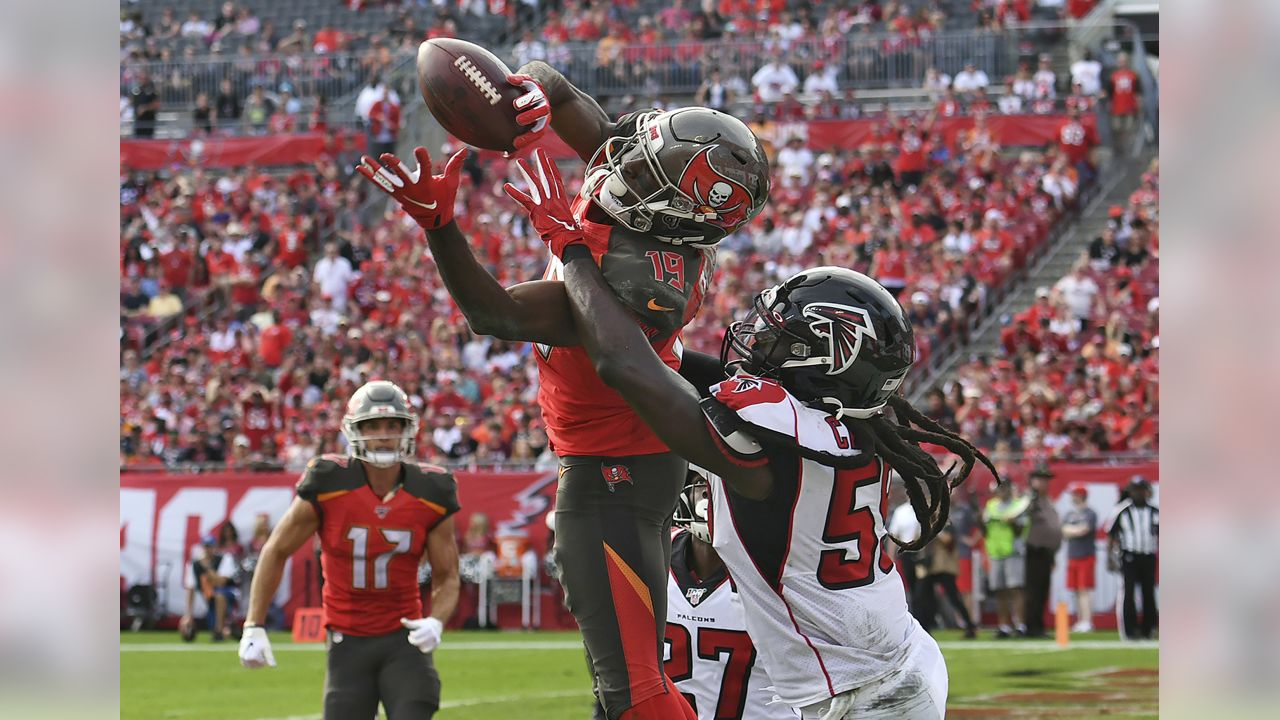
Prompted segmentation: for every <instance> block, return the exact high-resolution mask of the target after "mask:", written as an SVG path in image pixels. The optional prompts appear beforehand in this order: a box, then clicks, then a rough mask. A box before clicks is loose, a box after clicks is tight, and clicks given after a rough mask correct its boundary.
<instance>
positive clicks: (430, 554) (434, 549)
mask: <svg viewBox="0 0 1280 720" xmlns="http://www.w3.org/2000/svg"><path fill="white" fill-rule="evenodd" d="M427 562H429V563H431V617H433V618H435V619H437V620H439V621H440V622H441V624H443V623H447V622H448V621H449V618H450V617H452V616H453V611H454V610H455V609H456V608H457V607H458V588H459V580H458V541H457V539H456V538H455V536H454V527H453V517H452V516H450V517H447V518H445V519H444V520H442V521H441V522H440V523H439V524H438V525H436V526H435V527H434V528H432V529H431V532H430V533H428V534H427Z"/></svg>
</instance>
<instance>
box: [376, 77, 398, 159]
mask: <svg viewBox="0 0 1280 720" xmlns="http://www.w3.org/2000/svg"><path fill="white" fill-rule="evenodd" d="M399 136H400V102H399V99H398V98H397V97H396V96H394V95H392V94H391V93H389V92H383V93H382V97H380V98H378V99H377V100H376V101H374V103H373V106H372V107H370V108H369V148H370V151H371V152H370V154H371V155H372V156H373V157H379V156H381V155H382V154H383V153H393V152H395V150H396V138H398V137H399Z"/></svg>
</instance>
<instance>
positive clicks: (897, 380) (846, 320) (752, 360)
mask: <svg viewBox="0 0 1280 720" xmlns="http://www.w3.org/2000/svg"><path fill="white" fill-rule="evenodd" d="M734 355H736V356H737V357H738V358H740V359H732V356H734ZM914 360H915V338H914V337H913V335H912V332H911V322H910V321H909V320H907V316H906V314H905V313H903V312H902V306H901V305H899V304H898V301H897V300H895V299H894V298H893V296H892V295H890V294H889V291H887V290H885V289H884V288H883V287H882V286H881V285H880V283H878V282H876V281H875V280H872V279H871V278H869V277H867V276H866V275H863V274H862V273H859V272H854V271H852V270H846V269H845V268H838V267H829V266H828V267H816V268H810V269H808V270H804V271H802V272H800V273H797V274H796V275H793V276H792V277H791V278H789V279H787V280H786V281H785V282H783V283H782V284H780V285H776V286H774V287H771V288H769V289H767V290H765V291H763V292H761V293H760V294H758V295H756V297H755V307H754V308H753V309H752V311H751V312H750V313H749V314H748V315H747V317H746V318H745V319H744V320H741V321H739V322H735V323H733V324H732V325H730V326H729V329H728V330H727V331H726V332H725V336H724V344H723V346H722V347H721V350H720V361H721V362H722V363H724V366H725V370H726V371H727V372H729V373H730V374H732V373H734V372H736V371H737V369H738V368H739V367H740V368H741V369H742V370H743V371H745V372H748V373H750V374H752V375H758V376H761V377H769V378H774V379H776V380H777V381H778V382H780V383H781V384H782V386H783V387H784V388H786V389H787V391H788V392H790V393H791V394H792V395H794V396H795V397H796V399H798V400H800V401H801V402H804V403H805V404H808V405H815V406H825V409H828V410H829V411H831V412H833V413H834V414H835V415H836V416H837V417H841V416H845V415H848V416H850V417H855V418H868V417H871V416H873V415H875V414H877V413H879V412H881V411H882V410H883V409H884V406H885V403H887V402H888V400H889V397H890V396H891V395H893V393H894V392H896V391H897V390H898V388H899V386H901V385H902V381H903V380H904V379H905V378H906V377H907V371H908V370H910V369H911V363H912V362H913V361H914Z"/></svg>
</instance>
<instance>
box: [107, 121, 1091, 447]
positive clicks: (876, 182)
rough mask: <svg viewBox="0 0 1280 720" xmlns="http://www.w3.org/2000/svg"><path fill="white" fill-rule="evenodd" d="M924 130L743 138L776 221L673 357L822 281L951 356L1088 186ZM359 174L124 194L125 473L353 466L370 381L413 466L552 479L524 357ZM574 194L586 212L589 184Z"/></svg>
mask: <svg viewBox="0 0 1280 720" xmlns="http://www.w3.org/2000/svg"><path fill="white" fill-rule="evenodd" d="M931 118H932V116H926V117H921V116H917V115H911V116H905V115H904V116H899V115H895V114H893V113H888V114H885V115H883V116H881V118H880V121H879V123H878V127H877V130H876V133H875V135H874V136H873V137H872V138H871V139H870V141H869V142H867V143H865V144H864V145H862V146H861V147H859V148H844V149H842V148H829V147H809V146H808V144H807V141H806V139H805V138H804V137H801V136H799V135H796V136H791V135H786V134H784V133H786V132H788V126H787V125H785V124H778V123H773V122H772V121H770V120H768V119H767V118H761V119H758V120H757V121H756V122H754V123H753V124H752V127H753V130H755V131H756V132H757V134H758V135H759V136H760V137H761V138H763V139H764V140H765V141H766V142H767V143H769V144H770V145H772V147H771V148H770V153H771V157H773V158H774V159H775V161H774V163H773V165H774V167H773V171H774V177H773V183H774V184H773V188H774V189H773V192H772V195H771V200H770V203H769V205H768V208H767V210H766V211H765V212H764V213H763V214H762V215H761V216H760V217H759V218H757V219H756V221H755V222H753V224H752V225H751V226H750V227H748V228H747V229H746V230H744V231H742V232H739V233H737V234H736V235H735V236H732V237H730V238H728V239H726V240H725V241H724V242H723V243H722V244H721V249H720V252H719V259H718V262H719V269H718V272H717V279H716V287H715V289H714V290H713V292H711V293H710V294H709V297H708V299H707V301H706V303H705V305H704V307H703V310H702V312H701V314H700V315H699V317H698V318H697V319H696V320H695V321H694V323H693V324H692V325H691V326H690V327H689V328H688V329H687V330H686V335H685V337H686V344H687V345H688V346H689V347H691V348H694V349H697V350H702V351H706V352H711V353H716V352H718V349H719V345H720V336H721V335H720V334H721V331H722V329H723V327H724V326H725V324H726V323H727V321H728V320H729V319H730V318H731V317H732V316H734V315H736V314H737V313H739V311H740V310H741V308H742V307H743V306H744V303H745V302H746V299H747V297H748V296H749V293H751V292H754V291H755V290H757V289H759V288H761V287H764V286H766V285H768V284H772V283H774V282H776V281H778V280H779V279H781V278H782V277H785V276H786V275H788V274H790V273H792V272H794V271H796V270H798V269H800V268H803V267H806V266H810V265H816V264H835V265H842V266H846V267H852V268H855V269H858V270H861V271H864V272H869V273H871V274H872V275H874V276H876V277H877V278H879V279H880V281H881V282H883V283H884V284H885V285H886V286H887V287H889V288H890V289H891V291H893V292H895V293H896V294H897V295H898V297H899V298H900V299H901V300H902V302H903V304H904V306H906V308H907V309H908V311H909V313H910V315H911V317H912V320H913V322H914V323H915V326H916V328H917V332H916V337H917V341H918V343H919V345H920V352H921V355H922V356H923V357H928V355H929V353H930V352H932V351H933V350H934V349H935V348H936V347H937V346H938V344H940V343H944V342H947V341H949V340H951V339H953V338H956V339H961V340H963V335H964V333H965V332H966V331H967V328H968V326H969V320H970V319H971V317H973V315H974V314H975V313H977V312H979V311H980V310H983V309H984V308H985V306H986V303H987V297H988V293H989V291H990V290H991V289H992V288H995V287H998V286H1000V285H1001V284H1003V283H1005V282H1006V281H1007V280H1008V279H1009V278H1010V276H1011V275H1012V274H1013V273H1015V272H1016V271H1018V269H1020V268H1021V267H1023V266H1024V264H1025V263H1026V260H1027V257H1028V254H1029V253H1030V252H1031V251H1032V250H1033V249H1034V248H1035V246H1036V245H1037V244H1039V243H1041V242H1043V240H1044V238H1045V237H1046V235H1047V233H1048V231H1049V229H1050V227H1051V225H1052V224H1053V223H1054V222H1055V221H1056V220H1057V218H1058V217H1059V216H1060V215H1061V213H1063V212H1064V211H1065V210H1067V209H1068V208H1070V207H1071V205H1072V204H1073V203H1074V200H1075V197H1076V194H1077V189H1078V187H1079V182H1080V178H1079V176H1078V170H1077V168H1076V166H1075V164H1073V162H1072V161H1071V158H1070V156H1069V155H1068V154H1067V152H1064V149H1063V148H1059V147H1055V146H1049V147H1048V148H1046V149H1045V150H1044V151H1034V150H1027V151H1024V152H1022V153H1020V154H1018V155H1017V156H1016V157H1013V158H1007V157H1005V156H1002V155H1001V153H1000V152H999V151H1000V148H999V147H998V144H997V143H996V142H995V140H994V138H993V137H992V134H991V133H990V132H989V131H988V130H987V128H986V125H985V122H984V121H983V119H982V118H981V117H980V118H979V119H977V121H976V124H975V126H974V128H973V129H971V130H969V131H966V132H964V133H962V134H961V135H960V137H959V138H958V139H957V142H956V143H955V145H954V147H952V146H949V145H947V144H946V143H944V142H943V141H942V139H941V137H939V136H938V135H937V134H936V133H933V132H932V131H931ZM792 127H794V126H792ZM351 165H352V158H351V156H350V153H349V152H348V151H347V150H346V149H345V148H342V147H340V146H338V145H337V143H335V144H334V145H331V147H330V148H329V150H328V152H326V154H324V155H322V156H321V157H320V158H318V159H317V161H316V162H315V163H314V164H313V165H312V166H310V167H307V168H303V169H297V170H294V171H293V172H291V173H287V174H282V175H272V174H269V173H267V172H264V171H262V170H261V169H259V168H255V167H246V168H240V169H235V170H231V171H226V172H218V171H213V170H208V169H200V168H195V169H181V170H176V171H173V172H166V173H161V174H159V175H153V174H149V173H126V174H125V175H124V176H123V177H122V181H121V209H122V219H121V272H122V290H121V314H122V318H121V321H122V343H121V347H122V353H123V354H122V358H121V363H122V367H121V404H122V413H121V423H122V426H121V462H122V465H125V466H143V465H152V466H157V465H167V466H175V465H178V464H185V463H208V464H219V463H226V464H229V465H232V466H238V467H279V466H280V465H284V466H287V467H290V468H295V467H300V466H301V465H302V464H304V463H305V462H306V460H307V459H308V458H309V457H311V456H312V455H313V454H315V453H316V452H335V451H336V452H341V451H343V448H342V446H341V445H340V443H341V440H340V435H339V433H338V430H337V429H338V426H339V420H340V418H341V416H342V414H343V403H344V402H345V401H346V399H347V398H348V397H350V395H351V393H352V392H353V391H354V390H355V388H356V387H358V386H359V385H360V384H361V383H363V382H364V381H365V380H366V379H369V378H386V379H390V380H393V381H395V382H397V383H398V384H400V385H401V386H402V387H404V388H405V389H406V390H407V391H408V392H409V394H410V396H411V398H412V399H413V401H414V403H415V405H417V406H418V407H420V408H421V409H422V410H423V413H424V418H425V420H424V424H423V427H422V435H421V437H420V440H419V448H420V452H421V454H422V455H423V456H424V457H427V458H430V459H433V460H437V461H439V460H451V461H455V462H470V463H475V464H486V465H487V464H494V463H508V462H510V463H520V464H525V465H530V464H533V463H536V462H538V461H539V459H540V458H541V460H542V461H547V462H549V461H550V459H551V458H550V454H549V453H548V452H547V439H546V435H545V432H543V429H542V426H541V420H540V417H539V414H540V411H539V408H538V405H537V402H536V387H535V386H534V384H533V378H534V377H536V375H535V372H534V362H533V360H532V357H531V355H530V348H529V346H527V345H523V344H512V343H505V342H500V341H496V340H493V339H491V338H485V337H476V336H474V335H472V334H471V333H470V331H469V329H468V327H467V325H466V323H465V321H464V319H463V318H462V317H461V315H460V314H459V313H458V311H457V310H456V308H455V306H454V305H453V303H452V301H451V300H450V299H449V297H448V295H447V293H446V292H445V290H444V288H443V287H442V286H441V284H440V283H439V281H438V279H437V275H436V271H435V268H434V266H433V263H432V260H431V257H430V255H429V254H428V253H427V252H426V249H425V242H424V238H423V237H422V236H421V234H420V232H419V231H418V230H417V229H416V227H415V226H414V225H413V223H412V221H410V220H408V219H407V218H405V217H403V216H402V215H401V214H400V213H398V212H396V211H394V210H393V209H390V208H388V209H386V210H385V212H384V213H383V214H382V215H381V217H378V218H377V219H376V221H374V222H372V223H366V222H365V221H364V219H363V215H362V213H361V206H362V204H363V202H364V199H365V188H363V187H362V186H361V182H359V178H354V179H353V177H352V176H350V175H349V174H348V172H347V169H348V168H350V167H351ZM579 167H580V166H579ZM465 169H466V173H465V175H466V176H465V177H464V181H463V182H464V189H463V192H461V193H460V194H459V197H460V198H461V199H460V200H459V202H460V203H463V204H464V205H465V207H462V208H459V210H458V212H457V217H458V218H459V222H460V224H461V225H462V227H463V229H464V231H465V232H466V233H467V234H468V235H469V236H470V238H471V242H472V243H473V246H474V247H475V248H476V249H477V253H478V254H479V255H480V256H481V258H482V260H483V261H484V262H485V263H486V264H487V265H488V266H489V267H490V268H492V270H493V272H494V273H495V274H496V276H497V277H498V279H499V280H500V281H501V282H503V283H504V284H514V283H516V282H520V281H523V280H528V279H533V278H537V277H539V276H540V275H541V273H542V270H543V266H544V264H545V257H544V254H543V247H542V244H541V243H540V241H538V239H537V238H536V237H533V236H532V235H531V233H530V232H529V229H528V227H527V226H526V222H525V219H524V218H523V216H522V214H521V213H517V212H515V210H516V209H517V208H515V206H514V205H513V204H512V203H510V202H509V201H507V199H506V198H505V197H503V196H502V195H501V190H500V188H501V184H502V182H503V181H504V180H506V179H507V174H508V170H507V165H506V163H505V162H502V161H497V162H487V161H483V160H480V159H479V158H474V157H473V159H472V160H470V161H468V163H467V165H466V168H465ZM565 176H566V177H570V178H574V177H575V176H576V178H577V179H576V180H571V186H570V188H569V189H570V190H571V191H576V190H577V187H576V184H577V183H578V182H580V177H581V172H580V171H575V169H574V168H573V167H569V166H566V168H565Z"/></svg>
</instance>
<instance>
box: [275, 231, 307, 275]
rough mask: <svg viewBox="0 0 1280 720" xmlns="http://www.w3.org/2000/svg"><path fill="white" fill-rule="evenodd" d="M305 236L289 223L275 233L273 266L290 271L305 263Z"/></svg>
mask: <svg viewBox="0 0 1280 720" xmlns="http://www.w3.org/2000/svg"><path fill="white" fill-rule="evenodd" d="M305 241H306V236H305V234H304V233H303V232H302V230H301V229H299V228H298V227H297V225H296V224H293V223H290V224H288V225H285V226H284V227H282V228H281V229H280V230H279V231H278V232H277V233H276V253H275V264H276V265H277V266H279V267H283V268H287V269H289V270H292V269H293V268H296V267H301V266H302V264H303V263H305V262H306V261H307V246H306V242H305Z"/></svg>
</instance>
